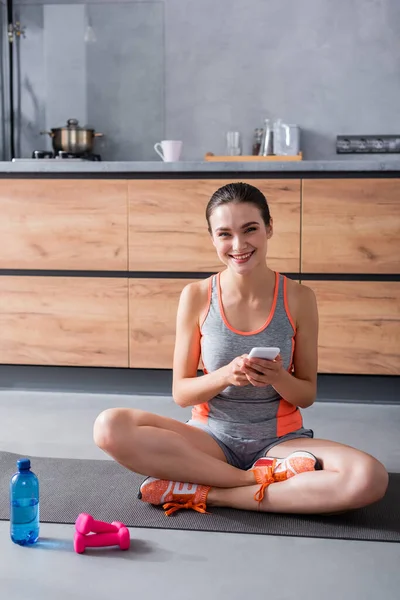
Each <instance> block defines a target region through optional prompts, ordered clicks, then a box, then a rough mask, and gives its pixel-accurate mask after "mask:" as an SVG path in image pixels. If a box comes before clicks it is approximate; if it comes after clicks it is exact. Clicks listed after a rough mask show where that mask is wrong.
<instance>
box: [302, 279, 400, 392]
mask: <svg viewBox="0 0 400 600" xmlns="http://www.w3.org/2000/svg"><path fill="white" fill-rule="evenodd" d="M304 284H305V285H307V286H308V287H311V288H312V289H313V290H314V292H315V294H316V297H317V303H318V311H319V325H320V328H319V369H318V371H319V372H320V373H353V374H365V375H370V374H371V375H373V374H380V375H400V283H399V282H371V281H368V282H367V281H304ZM382 399H383V398H382Z"/></svg>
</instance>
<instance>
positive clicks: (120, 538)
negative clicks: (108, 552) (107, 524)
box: [74, 527, 131, 554]
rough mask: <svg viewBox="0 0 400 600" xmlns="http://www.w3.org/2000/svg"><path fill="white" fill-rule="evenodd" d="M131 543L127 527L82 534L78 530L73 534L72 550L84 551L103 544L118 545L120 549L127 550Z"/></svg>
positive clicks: (79, 552)
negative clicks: (105, 531)
mask: <svg viewBox="0 0 400 600" xmlns="http://www.w3.org/2000/svg"><path fill="white" fill-rule="evenodd" d="M130 543H131V539H130V537H129V531H128V528H127V527H120V529H118V531H117V532H108V533H93V534H91V535H83V534H82V533H79V531H76V532H75V535H74V550H75V552H77V553H78V554H82V553H83V552H85V549H86V548H100V547H103V546H119V547H120V548H121V550H128V548H129V546H130Z"/></svg>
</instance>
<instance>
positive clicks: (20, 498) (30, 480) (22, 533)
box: [10, 458, 39, 546]
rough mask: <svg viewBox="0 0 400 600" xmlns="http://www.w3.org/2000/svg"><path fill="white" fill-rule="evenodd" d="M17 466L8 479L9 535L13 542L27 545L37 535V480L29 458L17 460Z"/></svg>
mask: <svg viewBox="0 0 400 600" xmlns="http://www.w3.org/2000/svg"><path fill="white" fill-rule="evenodd" d="M17 467H18V472H17V473H14V475H13V476H12V477H11V481H10V535H11V539H12V541H13V542H14V543H15V544H19V545H20V546H27V545H30V544H34V543H35V542H37V540H38V537H39V480H38V478H37V477H36V475H35V473H32V471H31V461H30V460H29V458H21V459H19V460H17Z"/></svg>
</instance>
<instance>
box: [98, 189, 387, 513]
mask: <svg viewBox="0 0 400 600" xmlns="http://www.w3.org/2000/svg"><path fill="white" fill-rule="evenodd" d="M206 218H207V222H208V228H209V232H210V235H211V237H212V242H213V244H214V246H215V249H216V251H217V254H218V257H219V259H220V260H221V262H222V263H223V264H224V265H225V266H226V269H225V270H223V271H222V272H221V273H220V274H218V275H215V276H213V277H211V278H209V279H206V280H203V281H199V282H195V283H191V284H189V285H187V286H186V287H185V288H184V290H183V291H182V294H181V298H180V302H179V308H178V315H177V326H176V344H175V353H174V365H173V397H174V400H175V402H176V403H177V404H178V405H180V406H182V407H187V406H192V407H193V408H192V418H191V420H190V421H189V422H188V423H181V422H178V421H175V420H173V419H169V418H166V417H162V416H159V415H154V414H151V413H148V412H143V411H140V410H135V409H123V408H114V409H109V410H106V411H104V412H103V413H102V414H101V415H99V417H98V418H97V420H96V423H95V427H94V439H95V442H96V444H97V445H98V446H99V447H100V448H102V449H103V450H104V451H105V452H107V453H108V454H110V455H111V456H112V457H113V458H114V459H115V460H116V461H118V462H119V463H120V464H122V465H124V466H125V467H127V468H128V469H131V470H132V471H135V472H137V473H142V474H144V475H147V476H148V478H147V479H146V480H145V481H144V482H143V484H142V485H141V488H140V492H139V498H141V499H142V500H143V501H144V502H149V503H151V504H161V505H163V506H164V509H165V510H166V514H171V513H172V512H174V511H175V510H178V509H180V508H192V509H194V510H197V511H199V512H205V511H206V508H207V506H227V507H232V508H239V509H247V510H261V511H266V512H280V513H285V512H286V513H334V512H340V511H345V510H349V509H354V508H360V507H362V506H365V505H367V504H370V503H372V502H375V501H377V500H379V499H380V498H382V497H383V496H384V494H385V492H386V489H387V485H388V474H387V472H386V470H385V468H384V467H383V465H382V464H381V463H380V462H378V461H377V460H376V459H375V458H373V457H372V456H370V455H368V454H365V453H364V452H360V451H358V450H355V449H354V448H351V447H349V446H345V445H342V444H338V443H335V442H330V441H326V440H321V439H314V438H313V432H312V431H311V430H310V429H305V428H304V427H303V423H302V416H301V413H300V409H305V408H307V407H308V406H311V405H312V404H313V402H314V400H315V396H316V381H317V337H318V315H317V306H316V301H315V296H314V293H313V292H312V290H311V289H310V288H308V287H306V286H304V285H299V284H297V283H295V282H294V281H292V280H289V279H286V277H283V276H282V275H280V274H278V273H275V272H274V271H272V270H271V269H270V268H269V267H268V266H267V264H266V260H265V257H266V254H267V248H268V241H269V240H270V239H271V237H272V234H273V222H272V218H271V216H270V213H269V208H268V204H267V201H266V199H265V197H264V195H263V194H262V193H261V192H260V191H259V190H258V189H257V188H255V187H253V186H251V185H249V184H245V183H233V184H229V185H226V186H224V187H222V188H220V189H219V190H217V191H216V192H215V194H214V195H213V196H212V198H211V200H210V202H209V203H208V206H207V209H206ZM259 346H277V347H279V348H280V355H279V356H278V357H277V358H276V359H275V360H266V359H256V358H249V357H248V354H249V352H250V350H251V349H252V348H253V347H259ZM200 358H201V360H202V362H203V365H204V375H202V376H200V377H197V369H198V365H199V360H200ZM182 482H186V483H182ZM275 484H276V485H275Z"/></svg>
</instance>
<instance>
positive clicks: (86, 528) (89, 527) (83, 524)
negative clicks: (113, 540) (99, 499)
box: [75, 513, 125, 535]
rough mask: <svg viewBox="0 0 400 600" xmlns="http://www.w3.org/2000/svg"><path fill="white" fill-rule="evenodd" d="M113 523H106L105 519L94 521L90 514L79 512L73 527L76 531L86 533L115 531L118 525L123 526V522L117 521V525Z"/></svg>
mask: <svg viewBox="0 0 400 600" xmlns="http://www.w3.org/2000/svg"><path fill="white" fill-rule="evenodd" d="M116 523H117V522H114V523H106V522H105V521H96V520H95V519H93V517H92V515H88V513H81V514H80V515H79V516H78V518H77V520H76V521H75V529H76V531H77V532H78V533H82V534H83V535H86V534H88V533H91V532H93V533H117V531H118V529H120V527H125V526H124V524H123V523H119V522H118V526H117V524H116Z"/></svg>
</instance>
